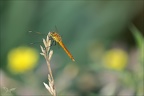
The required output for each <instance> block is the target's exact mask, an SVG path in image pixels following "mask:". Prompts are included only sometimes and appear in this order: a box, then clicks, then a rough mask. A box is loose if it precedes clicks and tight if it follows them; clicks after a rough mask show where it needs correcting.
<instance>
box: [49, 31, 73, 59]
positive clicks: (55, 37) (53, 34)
mask: <svg viewBox="0 0 144 96" xmlns="http://www.w3.org/2000/svg"><path fill="white" fill-rule="evenodd" d="M49 35H50V37H51V38H52V39H53V40H54V41H56V42H57V43H58V44H59V45H60V46H61V47H62V48H63V49H64V51H65V52H66V54H67V55H68V56H69V57H70V59H71V60H72V61H75V59H74V57H73V56H72V54H71V53H70V52H69V51H68V49H67V48H66V47H65V45H64V43H63V42H62V38H61V36H60V35H59V34H58V33H56V32H49Z"/></svg>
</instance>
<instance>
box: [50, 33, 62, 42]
mask: <svg viewBox="0 0 144 96" xmlns="http://www.w3.org/2000/svg"><path fill="white" fill-rule="evenodd" d="M49 36H50V37H51V38H53V39H54V40H55V41H56V42H59V41H61V37H60V35H59V34H58V33H56V32H49Z"/></svg>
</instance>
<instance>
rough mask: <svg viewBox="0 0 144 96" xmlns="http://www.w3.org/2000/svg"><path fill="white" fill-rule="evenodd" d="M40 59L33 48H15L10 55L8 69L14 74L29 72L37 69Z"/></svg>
mask: <svg viewBox="0 0 144 96" xmlns="http://www.w3.org/2000/svg"><path fill="white" fill-rule="evenodd" d="M38 58H39V55H38V52H37V51H36V50H35V49H33V48H30V47H25V46H21V47H18V48H15V49H13V50H11V51H10V52H9V53H8V69H9V70H10V71H11V72H12V73H14V74H19V73H24V72H27V71H28V70H31V69H33V68H34V67H35V65H36V62H37V61H38Z"/></svg>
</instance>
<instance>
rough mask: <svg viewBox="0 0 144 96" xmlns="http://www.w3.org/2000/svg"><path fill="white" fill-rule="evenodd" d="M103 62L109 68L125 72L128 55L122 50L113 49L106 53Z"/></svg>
mask: <svg viewBox="0 0 144 96" xmlns="http://www.w3.org/2000/svg"><path fill="white" fill-rule="evenodd" d="M103 60H104V64H105V66H106V67H107V68H109V69H114V70H123V69H124V68H125V67H126V64H127V63H128V54H127V53H126V52H125V51H124V50H121V49H111V50H109V51H107V52H106V53H105V55H104V59H103Z"/></svg>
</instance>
